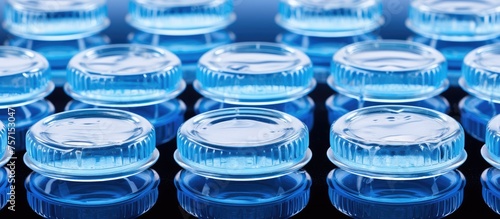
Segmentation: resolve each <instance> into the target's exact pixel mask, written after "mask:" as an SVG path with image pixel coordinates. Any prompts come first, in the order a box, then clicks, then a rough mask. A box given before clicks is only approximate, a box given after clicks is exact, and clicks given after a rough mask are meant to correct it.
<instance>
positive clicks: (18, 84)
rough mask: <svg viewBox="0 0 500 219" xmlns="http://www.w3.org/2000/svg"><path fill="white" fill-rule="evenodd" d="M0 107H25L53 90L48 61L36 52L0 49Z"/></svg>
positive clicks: (4, 47) (5, 47)
mask: <svg viewBox="0 0 500 219" xmlns="http://www.w3.org/2000/svg"><path fill="white" fill-rule="evenodd" d="M0 63H2V65H1V66H0V108H7V107H15V106H19V105H26V104H28V103H32V102H35V101H38V100H40V99H43V98H44V97H46V96H47V95H49V94H50V93H51V92H52V90H54V83H52V81H51V80H50V67H49V63H48V61H47V59H45V58H44V57H43V56H42V55H40V54H39V53H37V52H34V51H31V50H28V49H22V48H18V47H10V46H0Z"/></svg>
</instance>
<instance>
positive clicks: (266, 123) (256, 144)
mask: <svg viewBox="0 0 500 219" xmlns="http://www.w3.org/2000/svg"><path fill="white" fill-rule="evenodd" d="M311 157H312V152H311V150H310V149H309V131H308V129H307V126H306V125H305V124H304V123H302V122H301V121H300V120H298V119H297V118H295V117H293V116H291V115H289V114H286V113H282V112H279V111H275V110H270V109H263V108H244V107H242V108H226V109H219V110H213V111H210V112H207V113H202V114H199V115H196V116H194V117H192V118H191V119H189V120H187V121H186V122H185V123H184V124H183V125H182V126H181V127H180V128H179V131H178V133H177V150H176V151H175V153H174V158H175V161H176V162H177V163H178V164H179V165H180V166H181V167H182V168H184V169H186V170H189V171H191V172H193V173H195V174H198V175H202V176H205V177H209V178H216V179H224V180H234V181H248V180H259V179H267V178H274V177H279V176H282V175H286V174H288V173H291V172H293V171H296V170H298V169H300V168H302V167H303V166H304V165H306V164H307V163H308V162H309V160H310V159H311Z"/></svg>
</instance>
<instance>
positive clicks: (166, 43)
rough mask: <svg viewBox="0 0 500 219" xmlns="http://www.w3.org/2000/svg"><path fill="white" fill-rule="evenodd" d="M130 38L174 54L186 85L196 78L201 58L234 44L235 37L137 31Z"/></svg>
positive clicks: (218, 32) (224, 33)
mask: <svg viewBox="0 0 500 219" xmlns="http://www.w3.org/2000/svg"><path fill="white" fill-rule="evenodd" d="M128 38H129V42H130V43H137V44H146V45H152V46H159V47H162V48H165V49H167V50H169V51H171V52H173V53H174V54H175V55H177V56H178V57H179V58H180V59H181V61H182V73H183V78H184V80H185V81H186V83H192V82H193V81H194V79H195V78H196V69H197V66H198V60H199V59H200V57H201V56H202V55H203V54H205V53H206V52H208V51H209V50H211V49H213V48H216V47H219V46H222V45H226V44H229V43H232V42H234V40H235V35H234V33H232V32H229V31H227V30H219V31H216V32H211V33H206V34H198V35H189V36H171V35H158V34H150V33H145V32H141V31H137V32H134V33H131V34H130V35H129V36H128Z"/></svg>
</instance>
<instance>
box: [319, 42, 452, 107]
mask: <svg viewBox="0 0 500 219" xmlns="http://www.w3.org/2000/svg"><path fill="white" fill-rule="evenodd" d="M328 84H329V85H330V86H331V87H332V88H333V89H334V90H336V91H337V92H338V93H341V94H344V95H346V96H349V97H353V98H359V99H363V100H366V101H378V102H382V101H384V102H409V101H418V100H423V99H427V98H429V97H433V96H436V95H439V94H440V93H441V92H443V91H444V90H446V89H447V88H448V80H447V63H446V59H445V58H444V56H443V55H442V54H441V53H440V52H438V51H437V50H435V49H433V48H431V47H428V46H425V45H423V44H419V43H413V42H408V41H398V40H380V41H368V42H360V43H354V44H351V45H348V46H346V47H343V48H342V49H340V50H339V51H338V52H337V53H336V54H335V55H334V56H333V61H332V68H331V77H330V78H329V79H328Z"/></svg>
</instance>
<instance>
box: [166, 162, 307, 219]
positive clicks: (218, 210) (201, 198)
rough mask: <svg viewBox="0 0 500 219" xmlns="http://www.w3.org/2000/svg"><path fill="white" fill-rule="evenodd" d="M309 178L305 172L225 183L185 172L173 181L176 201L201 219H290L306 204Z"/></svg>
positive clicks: (178, 174) (180, 173)
mask: <svg viewBox="0 0 500 219" xmlns="http://www.w3.org/2000/svg"><path fill="white" fill-rule="evenodd" d="M311 184H312V181H311V177H310V176H309V174H307V172H305V171H297V172H292V173H290V174H287V175H284V176H281V177H278V178H273V179H267V180H256V181H248V182H241V181H225V180H217V179H210V178H205V177H202V176H198V175H196V174H193V173H191V172H189V171H186V170H181V171H180V172H179V173H177V175H176V177H175V186H176V188H177V199H178V201H179V204H180V205H181V207H182V208H183V209H184V210H185V211H187V212H188V213H189V214H191V215H193V216H195V217H197V218H200V219H208V218H231V219H240V218H241V219H243V218H244V219H247V218H290V217H292V216H294V215H295V214H297V213H299V212H300V211H301V210H302V209H304V208H305V207H306V205H307V203H308V202H309V193H310V188H311Z"/></svg>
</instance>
